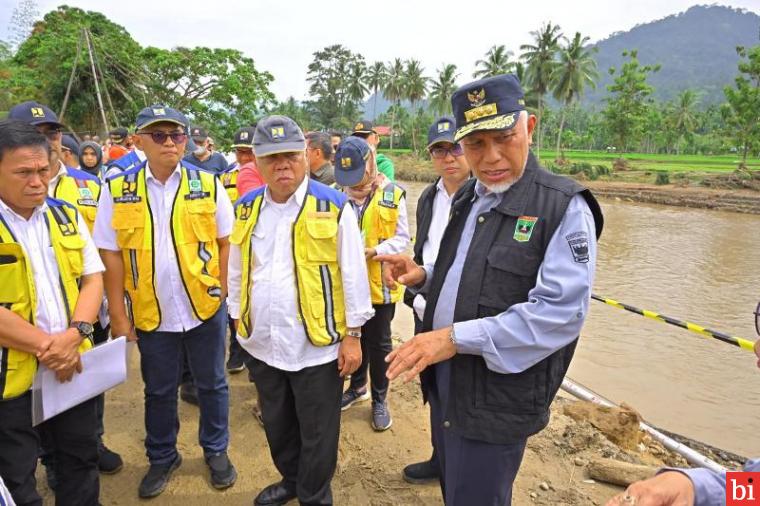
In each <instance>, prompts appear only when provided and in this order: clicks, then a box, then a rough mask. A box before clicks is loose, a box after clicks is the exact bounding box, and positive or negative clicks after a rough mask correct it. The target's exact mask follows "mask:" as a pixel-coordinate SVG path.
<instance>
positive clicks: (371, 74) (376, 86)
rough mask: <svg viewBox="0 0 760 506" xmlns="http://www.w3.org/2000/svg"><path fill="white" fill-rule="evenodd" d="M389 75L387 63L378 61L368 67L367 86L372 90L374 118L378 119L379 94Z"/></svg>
mask: <svg viewBox="0 0 760 506" xmlns="http://www.w3.org/2000/svg"><path fill="white" fill-rule="evenodd" d="M387 77H388V71H387V70H386V68H385V64H384V63H383V62H381V61H376V62H375V63H373V64H372V65H371V66H370V67H369V68H368V69H367V87H368V88H369V89H371V90H372V95H373V98H372V102H373V103H372V119H373V120H376V119H377V94H378V92H379V91H380V89H381V88H382V86H383V83H385V80H386V79H387Z"/></svg>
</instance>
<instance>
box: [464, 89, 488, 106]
mask: <svg viewBox="0 0 760 506" xmlns="http://www.w3.org/2000/svg"><path fill="white" fill-rule="evenodd" d="M467 100H469V101H470V105H471V106H473V107H480V106H481V105H483V104H485V103H486V90H485V89H483V88H480V89H479V90H475V91H468V92H467Z"/></svg>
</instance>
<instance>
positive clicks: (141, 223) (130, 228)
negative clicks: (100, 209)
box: [111, 203, 146, 249]
mask: <svg viewBox="0 0 760 506" xmlns="http://www.w3.org/2000/svg"><path fill="white" fill-rule="evenodd" d="M145 213H146V206H144V205H142V204H141V203H114V205H113V217H112V218H111V226H112V227H113V229H114V230H115V231H116V244H117V245H118V246H119V248H121V249H143V245H144V243H145Z"/></svg>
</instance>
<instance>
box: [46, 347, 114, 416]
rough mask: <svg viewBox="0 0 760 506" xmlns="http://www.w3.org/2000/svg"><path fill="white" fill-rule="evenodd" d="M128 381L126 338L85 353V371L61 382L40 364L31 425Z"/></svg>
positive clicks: (83, 365)
mask: <svg viewBox="0 0 760 506" xmlns="http://www.w3.org/2000/svg"><path fill="white" fill-rule="evenodd" d="M126 380H127V338H126V337H119V338H116V339H114V340H111V341H108V342H105V343H102V344H99V345H97V346H95V347H94V348H92V349H91V350H89V351H87V352H85V353H83V354H82V372H81V373H74V377H73V378H72V379H71V381H69V382H67V383H61V382H59V381H58V379H57V378H56V376H55V372H54V371H52V370H50V369H48V368H47V367H45V366H44V365H42V364H40V365H39V369H38V370H37V375H36V376H35V377H34V384H33V385H32V424H33V425H35V426H36V425H39V424H41V423H42V422H44V421H45V420H48V419H50V418H52V417H54V416H55V415H57V414H59V413H63V412H64V411H66V410H67V409H69V408H72V407H74V406H76V405H77V404H80V403H82V402H84V401H86V400H88V399H92V398H93V397H96V396H98V395H100V394H102V393H103V392H105V391H106V390H110V389H111V388H113V387H115V386H117V385H120V384H121V383H124V382H125V381H126Z"/></svg>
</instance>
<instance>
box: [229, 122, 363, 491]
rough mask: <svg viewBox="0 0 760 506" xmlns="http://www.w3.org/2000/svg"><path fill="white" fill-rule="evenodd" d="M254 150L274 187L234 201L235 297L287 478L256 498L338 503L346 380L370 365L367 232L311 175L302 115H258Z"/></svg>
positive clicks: (235, 313)
mask: <svg viewBox="0 0 760 506" xmlns="http://www.w3.org/2000/svg"><path fill="white" fill-rule="evenodd" d="M253 149H254V152H255V153H256V159H257V161H258V166H259V170H260V171H261V174H262V175H263V176H264V180H265V181H266V186H264V187H262V188H260V189H257V190H254V191H252V192H249V193H248V194H246V195H245V196H244V197H242V198H241V199H240V200H239V201H238V204H237V206H236V208H235V214H236V217H237V218H236V220H235V228H234V231H233V233H232V236H231V237H230V242H231V243H232V247H231V250H230V275H229V287H230V296H229V303H230V314H231V315H232V317H233V318H235V319H236V320H238V325H237V327H238V340H239V341H240V344H242V345H243V347H244V348H245V349H246V351H248V353H250V355H251V356H252V359H251V361H250V363H251V364H252V367H253V374H254V377H255V378H256V387H257V389H258V392H259V398H260V399H261V408H262V414H263V418H264V430H265V432H266V435H267V441H268V443H269V449H270V451H271V454H272V459H273V460H274V464H275V466H276V467H277V470H278V471H279V472H280V474H281V475H282V480H281V481H279V482H277V483H275V484H272V485H269V486H268V487H266V488H265V489H264V490H262V491H261V493H259V495H258V496H257V497H256V499H255V502H254V504H255V505H257V506H262V505H279V504H285V503H286V502H288V501H289V500H291V499H294V498H296V497H297V498H298V500H299V502H300V503H301V504H320V505H324V504H332V492H331V489H330V482H331V480H332V476H333V474H334V473H335V466H336V463H337V459H338V437H339V433H340V399H341V391H342V388H343V380H342V379H341V378H343V377H345V376H346V375H348V374H351V373H353V372H354V371H355V370H356V368H357V367H358V366H359V364H360V363H361V344H360V339H361V332H360V329H361V327H362V325H364V324H365V322H367V321H368V320H369V319H370V318H371V317H372V314H373V311H372V305H371V303H370V296H369V286H368V284H367V268H366V265H365V260H364V255H363V253H362V249H363V246H362V241H361V234H360V232H359V228H358V227H357V225H356V217H355V216H354V213H353V211H352V209H351V206H348V205H346V198H345V196H344V195H343V194H341V193H340V192H338V191H336V190H334V189H332V188H330V187H328V186H325V185H323V184H321V183H319V182H317V181H314V180H312V179H310V178H309V177H308V176H307V172H308V161H307V158H306V141H305V139H304V135H303V132H302V131H301V129H300V128H299V127H298V125H297V124H296V123H295V122H294V121H293V120H291V119H290V118H287V117H285V116H269V117H268V118H265V119H263V120H261V121H259V123H258V124H257V126H256V132H255V134H254V138H253Z"/></svg>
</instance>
